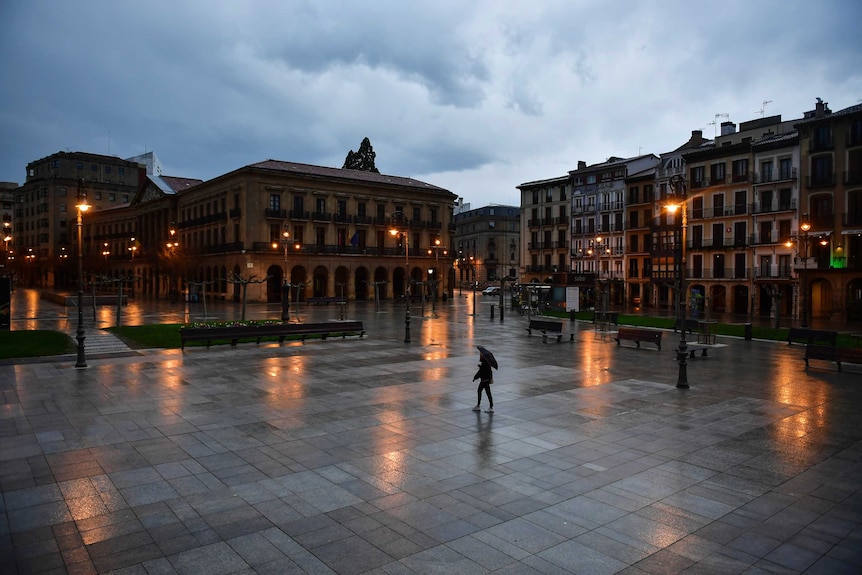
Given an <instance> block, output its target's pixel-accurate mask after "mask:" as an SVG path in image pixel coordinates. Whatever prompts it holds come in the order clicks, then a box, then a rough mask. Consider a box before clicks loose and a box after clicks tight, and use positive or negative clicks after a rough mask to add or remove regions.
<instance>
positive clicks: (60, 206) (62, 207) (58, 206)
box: [57, 203, 66, 213]
mask: <svg viewBox="0 0 862 575" xmlns="http://www.w3.org/2000/svg"><path fill="white" fill-rule="evenodd" d="M57 208H58V210H59V211H60V213H62V212H65V211H66V204H65V203H60V204H57Z"/></svg>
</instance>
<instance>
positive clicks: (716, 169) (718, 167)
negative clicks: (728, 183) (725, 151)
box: [709, 162, 724, 185]
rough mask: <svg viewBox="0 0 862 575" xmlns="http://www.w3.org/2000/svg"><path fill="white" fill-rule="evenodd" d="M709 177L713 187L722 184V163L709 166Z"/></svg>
mask: <svg viewBox="0 0 862 575" xmlns="http://www.w3.org/2000/svg"><path fill="white" fill-rule="evenodd" d="M709 177H710V178H711V179H712V183H713V185H715V184H723V183H724V162H720V163H718V164H713V165H712V166H710V174H709Z"/></svg>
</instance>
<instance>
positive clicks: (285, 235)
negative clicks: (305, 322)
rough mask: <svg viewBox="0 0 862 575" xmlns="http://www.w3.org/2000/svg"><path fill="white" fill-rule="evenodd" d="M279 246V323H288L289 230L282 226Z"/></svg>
mask: <svg viewBox="0 0 862 575" xmlns="http://www.w3.org/2000/svg"><path fill="white" fill-rule="evenodd" d="M281 245H282V247H283V248H284V281H283V282H282V284H281V321H290V269H289V268H288V267H287V251H288V248H289V247H290V230H289V229H288V228H287V224H284V230H282V232H281Z"/></svg>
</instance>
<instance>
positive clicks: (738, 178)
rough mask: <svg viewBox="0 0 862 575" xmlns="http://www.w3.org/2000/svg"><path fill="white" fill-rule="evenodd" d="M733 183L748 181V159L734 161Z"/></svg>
mask: <svg viewBox="0 0 862 575" xmlns="http://www.w3.org/2000/svg"><path fill="white" fill-rule="evenodd" d="M733 181H734V182H745V181H748V158H744V159H741V160H734V161H733Z"/></svg>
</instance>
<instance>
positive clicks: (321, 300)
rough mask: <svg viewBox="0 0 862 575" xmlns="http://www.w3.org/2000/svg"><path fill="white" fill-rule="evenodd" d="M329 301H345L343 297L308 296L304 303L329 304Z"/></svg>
mask: <svg viewBox="0 0 862 575" xmlns="http://www.w3.org/2000/svg"><path fill="white" fill-rule="evenodd" d="M331 303H347V300H346V299H344V298H343V297H310V298H308V299H307V300H306V305H311V304H314V305H329V304H331Z"/></svg>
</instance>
